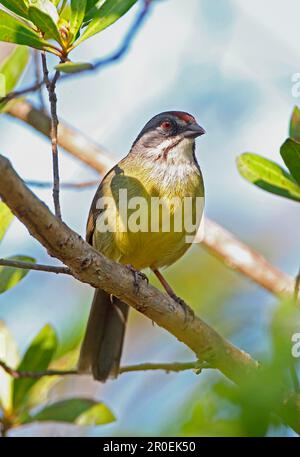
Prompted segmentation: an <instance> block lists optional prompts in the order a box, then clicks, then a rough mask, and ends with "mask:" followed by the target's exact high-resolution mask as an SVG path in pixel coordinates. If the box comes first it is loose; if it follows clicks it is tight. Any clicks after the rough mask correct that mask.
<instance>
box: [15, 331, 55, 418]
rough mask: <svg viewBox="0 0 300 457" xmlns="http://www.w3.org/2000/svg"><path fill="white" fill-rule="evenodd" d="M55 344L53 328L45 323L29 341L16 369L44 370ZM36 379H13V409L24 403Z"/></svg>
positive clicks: (51, 356)
mask: <svg viewBox="0 0 300 457" xmlns="http://www.w3.org/2000/svg"><path fill="white" fill-rule="evenodd" d="M57 344H58V343H57V337H56V334H55V331H54V329H53V328H52V327H51V325H49V324H47V325H45V327H43V328H42V330H41V331H40V332H39V333H38V334H37V336H36V337H35V338H34V339H33V341H32V342H31V344H30V346H29V348H28V349H27V351H26V352H25V354H24V357H23V359H22V360H21V363H20V365H19V367H18V369H19V370H21V371H43V370H46V369H47V368H48V366H49V364H50V362H51V360H52V358H53V355H54V353H55V351H56V349H57ZM37 381H38V380H37V379H32V378H19V379H14V392H13V404H14V408H15V409H19V408H20V407H21V406H22V405H24V404H26V400H27V395H28V393H29V391H30V389H31V387H32V386H34V384H35V383H36V382H37Z"/></svg>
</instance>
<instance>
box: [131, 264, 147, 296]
mask: <svg viewBox="0 0 300 457" xmlns="http://www.w3.org/2000/svg"><path fill="white" fill-rule="evenodd" d="M126 267H127V268H128V270H130V271H131V272H132V274H133V277H134V282H133V285H134V290H135V292H138V291H139V287H140V286H139V281H140V280H142V281H147V284H149V279H148V277H147V276H146V275H145V273H142V272H141V271H138V270H136V269H135V268H134V267H133V266H132V265H126Z"/></svg>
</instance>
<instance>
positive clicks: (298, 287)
mask: <svg viewBox="0 0 300 457" xmlns="http://www.w3.org/2000/svg"><path fill="white" fill-rule="evenodd" d="M299 292H300V269H299V273H298V274H297V276H296V280H295V290H294V298H295V302H297V300H298V299H299Z"/></svg>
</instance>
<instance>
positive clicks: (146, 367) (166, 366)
mask: <svg viewBox="0 0 300 457" xmlns="http://www.w3.org/2000/svg"><path fill="white" fill-rule="evenodd" d="M0 367H1V368H2V369H3V370H4V371H5V372H6V373H7V374H9V375H10V376H12V377H13V378H15V379H21V378H33V379H39V378H42V377H44V376H70V375H78V376H80V375H83V374H84V373H80V372H78V371H77V370H43V371H24V370H16V369H13V368H11V367H10V366H8V365H7V364H6V363H5V362H4V361H3V360H0ZM204 368H210V366H209V364H208V363H206V362H199V361H196V362H173V363H141V364H137V365H126V366H124V367H121V368H120V370H119V374H124V373H131V372H136V371H157V370H162V371H165V372H166V373H170V372H175V373H179V372H181V371H186V370H195V371H196V372H197V374H199V373H200V372H201V370H202V369H204Z"/></svg>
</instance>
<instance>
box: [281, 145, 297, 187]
mask: <svg viewBox="0 0 300 457" xmlns="http://www.w3.org/2000/svg"><path fill="white" fill-rule="evenodd" d="M280 154H281V157H282V158H283V160H284V163H285V164H286V166H287V167H288V169H289V171H290V173H291V175H292V176H293V178H294V179H295V180H296V181H297V183H298V184H299V186H300V143H297V142H296V141H294V140H292V139H290V138H288V139H287V140H286V141H285V142H284V143H283V145H282V146H281V148H280Z"/></svg>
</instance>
